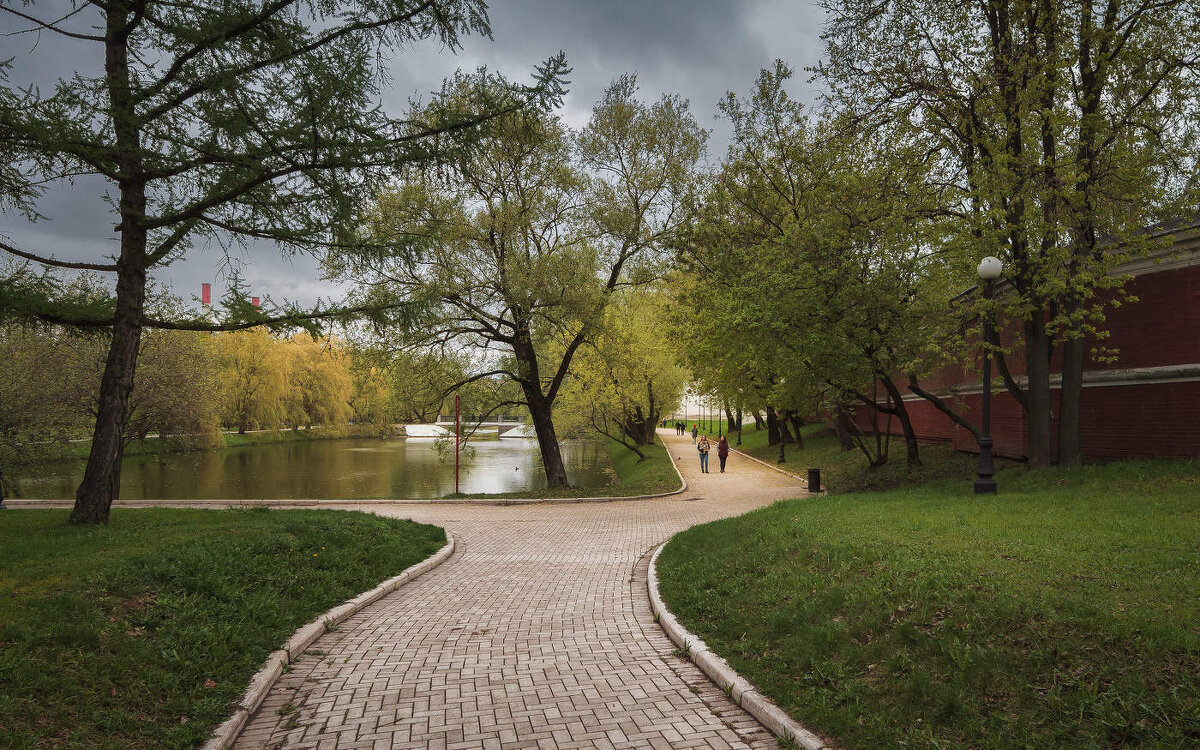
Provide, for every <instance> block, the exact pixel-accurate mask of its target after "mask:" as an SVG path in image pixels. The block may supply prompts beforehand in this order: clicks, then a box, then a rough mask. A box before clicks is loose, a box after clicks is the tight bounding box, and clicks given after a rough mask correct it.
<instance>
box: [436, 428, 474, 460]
mask: <svg viewBox="0 0 1200 750" xmlns="http://www.w3.org/2000/svg"><path fill="white" fill-rule="evenodd" d="M433 450H434V452H435V453H437V456H438V459H439V460H441V462H442V463H447V462H448V461H449V460H450V459H452V458H454V435H453V434H450V435H439V436H438V437H435V438H434V439H433ZM474 460H475V446H474V445H471V443H470V438H469V436H467V437H464V438H463V439H462V440H461V441H460V443H459V446H458V463H459V466H460V467H461V466H466V465H467V464H470V463H471V462H472V461H474Z"/></svg>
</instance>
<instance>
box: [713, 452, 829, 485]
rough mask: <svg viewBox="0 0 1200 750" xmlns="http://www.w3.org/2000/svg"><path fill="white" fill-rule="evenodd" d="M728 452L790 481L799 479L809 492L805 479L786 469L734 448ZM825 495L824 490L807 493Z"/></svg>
mask: <svg viewBox="0 0 1200 750" xmlns="http://www.w3.org/2000/svg"><path fill="white" fill-rule="evenodd" d="M730 450H731V451H733V452H734V453H736V454H738V455H739V456H742V457H744V458H748V459H750V460H751V461H753V462H754V463H756V464H762V465H763V466H765V467H767V468H768V469H774V470H775V471H778V472H779V473H780V474H787V475H788V476H789V477H791V478H792V479H799V480H800V481H801V482H803V483H804V491H805V492H809V491H808V478H807V477H802V476H800V475H799V474H793V473H792V472H790V471H788V470H787V469H781V468H779V467H778V466H776V465H774V464H769V463H767V462H766V461H764V460H762V459H761V458H755V457H754V456H751V455H750V454H749V453H746V452H744V451H740V450H737V449H736V448H730ZM822 484H824V483H823V482H822ZM825 493H826V488H822V489H821V491H820V492H809V494H810V495H824V494H825Z"/></svg>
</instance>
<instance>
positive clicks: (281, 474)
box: [17, 438, 612, 500]
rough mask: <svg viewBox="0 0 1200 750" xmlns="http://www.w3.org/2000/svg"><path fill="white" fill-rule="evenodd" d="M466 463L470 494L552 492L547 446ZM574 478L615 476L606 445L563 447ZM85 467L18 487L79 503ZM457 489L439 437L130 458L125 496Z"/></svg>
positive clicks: (504, 443)
mask: <svg viewBox="0 0 1200 750" xmlns="http://www.w3.org/2000/svg"><path fill="white" fill-rule="evenodd" d="M470 446H471V447H472V448H474V453H475V455H474V457H473V458H471V460H469V461H466V462H464V463H463V465H462V467H461V469H460V472H459V488H460V491H462V492H465V493H482V492H487V493H500V492H523V491H528V490H535V489H541V488H543V487H545V486H546V476H545V472H544V471H543V470H542V461H541V457H540V455H539V453H538V447H537V441H536V440H531V439H525V438H504V439H501V440H480V441H472V442H471V444H470ZM562 449H563V461H564V462H565V463H566V465H567V477H568V479H569V480H570V482H571V484H572V485H573V486H576V487H598V486H600V485H604V484H607V483H608V482H609V481H610V479H611V474H612V461H611V460H610V458H609V455H608V450H607V448H606V447H605V446H604V445H602V444H599V443H592V442H566V443H563V446H562ZM83 468H84V464H83V462H82V461H77V462H76V461H72V462H60V463H55V464H50V465H48V466H43V467H40V469H39V470H38V474H37V476H32V477H31V476H21V475H20V473H18V476H17V481H18V487H19V488H20V494H21V496H22V497H29V498H73V497H75V490H76V488H77V487H78V486H79V481H80V480H81V479H82V478H83ZM452 492H454V454H453V453H451V454H450V455H449V456H448V457H447V458H445V459H443V457H442V456H441V455H440V454H439V453H438V451H437V450H436V449H435V447H434V442H433V441H432V440H426V439H417V438H409V439H407V440H370V439H346V440H312V441H305V442H290V443H268V444H263V445H252V446H244V447H239V448H227V449H226V450H223V451H197V452H191V453H166V454H159V455H149V456H129V457H128V458H126V459H125V461H124V463H123V464H122V467H121V498H122V499H123V500H144V499H163V500H253V499H272V500H274V499H287V500H331V499H338V498H347V499H374V498H396V499H405V500H415V499H426V498H436V497H442V496H444V495H448V494H450V493H452Z"/></svg>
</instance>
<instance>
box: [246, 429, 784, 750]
mask: <svg viewBox="0 0 1200 750" xmlns="http://www.w3.org/2000/svg"><path fill="white" fill-rule="evenodd" d="M660 434H661V435H662V436H663V438H664V440H665V441H666V444H667V446H668V449H669V450H670V451H671V453H672V455H673V456H675V457H676V459H677V461H678V465H679V466H680V467H681V469H682V471H683V474H684V476H685V477H686V478H687V481H688V485H689V490H688V492H686V493H684V494H682V495H677V496H674V497H671V498H666V499H660V500H641V501H625V502H621V501H618V502H611V503H584V504H550V503H547V504H538V505H524V506H507V507H500V506H466V505H386V506H385V505H375V506H372V505H369V504H364V505H361V506H354V507H356V508H358V509H362V510H369V511H372V512H377V513H381V514H386V515H394V516H400V517H405V518H412V519H414V520H416V521H421V522H425V523H433V524H438V525H440V526H444V527H445V528H446V529H447V531H449V532H450V533H452V534H454V535H455V537H456V538H457V542H458V545H457V550H456V552H455V554H454V556H453V557H452V558H451V559H450V560H448V561H446V562H445V563H444V564H442V565H441V566H440V567H439V568H436V569H435V570H433V571H431V572H430V573H427V574H425V575H424V576H423V577H421V578H419V579H417V580H416V581H415V582H413V583H412V584H409V585H407V586H405V587H403V588H401V589H399V590H398V591H396V592H395V593H394V594H391V595H389V596H387V597H385V598H384V599H382V600H380V601H379V602H377V603H376V604H373V605H371V606H370V607H368V608H366V609H364V610H363V611H361V612H359V613H358V614H357V615H355V616H353V617H351V618H350V619H348V620H347V621H346V622H345V623H343V624H342V625H341V626H340V627H339V628H338V629H337V630H336V631H334V632H332V633H329V634H327V635H325V636H323V637H322V638H320V639H319V640H318V641H317V642H316V643H315V644H314V645H313V647H312V648H311V649H310V650H309V651H308V652H307V653H306V654H305V656H304V657H303V658H301V659H300V660H299V661H298V662H297V663H296V665H295V667H294V668H293V669H292V670H291V671H290V672H288V673H287V674H285V675H283V677H282V678H281V679H280V681H279V682H278V683H277V684H276V685H275V688H274V689H273V690H272V691H271V694H270V695H269V696H268V698H267V700H266V702H265V703H264V704H263V706H262V708H261V709H260V710H259V711H258V713H257V714H256V715H255V716H254V717H253V718H252V719H251V721H250V723H249V724H248V725H247V727H246V730H245V731H244V732H243V734H242V735H241V737H240V739H239V741H238V744H237V747H238V748H339V750H350V749H351V748H372V749H378V748H447V749H450V748H524V747H531V748H627V747H653V748H693V747H697V748H731V747H736V748H745V747H751V748H768V747H777V744H776V743H775V740H774V738H772V737H771V735H770V734H769V733H768V732H767V731H766V730H764V729H763V728H762V727H761V726H760V725H759V724H758V723H757V722H756V721H755V720H754V719H753V718H751V717H750V716H749V715H748V714H746V713H745V712H743V711H742V710H741V709H740V708H738V707H737V706H736V705H734V704H733V703H732V702H731V701H729V700H728V699H726V697H725V695H724V693H723V692H722V691H721V690H720V689H718V688H717V687H715V686H714V685H712V683H711V682H709V681H708V679H707V678H706V677H705V676H704V675H703V674H701V673H700V671H699V670H697V669H696V668H695V667H694V666H693V665H692V664H691V663H690V662H688V661H687V660H686V659H683V658H680V657H679V656H677V655H675V654H674V653H673V647H672V644H671V643H670V641H669V640H668V639H667V638H666V636H665V635H664V634H663V633H662V631H661V630H660V629H659V627H658V626H657V625H656V624H655V623H654V621H653V618H652V615H651V613H650V605H649V600H648V598H647V595H646V566H647V563H648V555H647V552H649V551H650V550H652V549H653V548H654V547H655V546H657V545H658V544H659V543H661V542H663V541H665V540H666V539H667V538H669V537H670V536H671V535H672V534H674V533H676V532H677V531H680V530H682V529H685V528H687V527H689V526H693V525H695V524H697V523H703V522H705V521H709V520H713V519H717V518H722V517H726V516H732V515H738V514H741V513H745V512H746V511H749V510H752V509H753V508H756V507H759V506H762V505H765V504H767V503H770V502H773V501H775V500H778V499H781V498H786V497H795V496H797V495H799V494H801V493H803V488H802V486H801V485H800V484H799V482H797V481H796V480H794V479H792V478H791V477H788V476H785V475H783V474H780V473H778V472H774V471H771V470H770V469H768V468H766V467H763V466H759V465H757V464H754V463H752V462H750V461H747V460H745V459H742V458H741V457H739V456H737V455H732V456H730V458H729V466H728V471H727V473H725V474H720V473H717V469H716V468H715V467H716V466H717V460H716V457H715V456H714V457H713V459H712V464H713V466H714V468H713V471H712V473H709V474H701V473H700V472H699V468H700V467H699V460H698V458H697V457H696V452H695V449H694V448H693V447H692V444H691V438H690V437H683V438H679V437H676V436H675V435H674V431H663V432H661V433H660ZM714 452H715V451H714Z"/></svg>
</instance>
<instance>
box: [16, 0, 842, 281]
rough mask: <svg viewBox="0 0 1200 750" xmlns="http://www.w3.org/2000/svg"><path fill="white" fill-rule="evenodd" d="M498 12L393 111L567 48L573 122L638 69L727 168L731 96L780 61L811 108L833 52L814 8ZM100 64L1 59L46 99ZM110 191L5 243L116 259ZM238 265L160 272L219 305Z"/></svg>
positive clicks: (518, 7)
mask: <svg viewBox="0 0 1200 750" xmlns="http://www.w3.org/2000/svg"><path fill="white" fill-rule="evenodd" d="M58 5H60V3H45V2H38V3H36V4H35V5H31V6H26V7H27V8H32V9H34V10H37V11H39V12H43V11H44V12H45V14H46V15H47V16H50V15H52V12H53V10H54V9H56V6H58ZM489 12H490V16H491V21H492V32H493V33H492V36H493V39H491V40H488V39H484V38H480V37H468V38H466V39H464V40H463V49H462V50H461V51H460V52H459V54H457V55H451V54H448V53H447V52H446V51H445V50H444V49H442V48H440V45H434V44H418V45H414V46H412V47H411V48H409V49H405V50H400V51H398V52H397V54H396V55H395V57H394V58H393V59H392V60H391V61H390V70H391V80H390V82H389V85H388V87H387V90H386V91H385V94H384V100H385V104H386V105H387V106H388V107H389V108H390V109H391V111H393V112H394V113H399V112H400V111H401V110H402V109H403V108H404V107H405V106H406V102H407V101H408V100H409V99H410V98H411V97H414V96H416V97H419V98H421V99H425V100H428V98H429V94H430V92H432V91H434V90H436V89H437V88H438V87H439V85H440V83H441V81H442V79H443V78H445V77H446V76H448V75H450V74H451V73H453V72H454V71H455V70H456V69H459V68H462V69H473V68H476V67H478V66H480V65H486V66H487V67H488V68H490V69H493V70H498V71H500V72H502V73H504V74H505V75H507V76H508V77H510V78H512V79H515V80H528V78H529V76H530V75H531V72H532V70H533V67H534V65H536V64H537V63H538V62H540V61H542V60H545V59H546V58H547V57H550V56H551V55H553V54H555V53H557V52H558V51H559V50H563V51H565V52H566V54H567V57H568V61H569V63H570V65H571V66H572V68H573V72H572V74H571V76H570V78H571V85H570V93H569V94H568V96H567V97H566V99H565V101H564V106H563V112H562V116H563V118H564V119H565V120H566V121H567V122H568V123H569V124H570V125H572V126H575V127H578V126H581V125H583V124H584V123H585V122H586V121H587V118H588V115H589V113H590V111H591V108H592V106H593V104H594V103H595V102H596V100H597V99H599V97H600V96H601V95H602V94H603V92H604V88H605V86H607V85H608V84H609V83H610V82H612V81H613V80H614V79H615V78H617V76H619V75H621V74H622V73H627V72H628V73H636V74H637V75H638V82H639V84H640V86H641V93H642V96H643V97H644V98H646V99H648V100H652V99H656V98H657V97H658V96H660V95H661V94H663V93H677V94H680V95H681V96H683V97H685V98H686V99H688V100H689V101H690V102H691V106H692V110H693V112H694V113H695V115H696V118H697V120H698V121H699V122H700V124H701V125H702V126H703V127H705V128H709V129H711V130H712V131H713V137H712V141H711V142H710V145H709V155H710V160H712V161H713V162H714V163H715V162H716V161H719V160H720V158H721V157H722V156H723V154H724V152H725V148H726V145H727V138H728V128H727V127H726V126H725V124H724V123H723V122H722V121H720V120H718V119H715V117H714V116H715V114H716V112H717V107H716V104H717V102H718V101H719V100H720V99H721V98H723V97H724V95H725V93H726V92H727V91H734V92H737V93H739V94H743V93H745V92H747V91H748V90H749V88H750V86H751V84H752V83H753V81H754V79H755V77H756V76H757V74H758V71H759V70H760V69H762V68H764V67H767V66H769V65H771V64H772V61H773V60H774V59H775V58H783V59H784V60H786V61H787V62H788V63H789V64H791V65H792V66H793V67H794V68H796V69H797V75H796V78H795V79H794V81H793V86H792V93H793V95H795V96H797V97H798V98H800V99H801V100H811V99H812V98H813V96H814V94H813V91H812V89H811V88H810V87H809V85H808V84H807V83H806V79H807V74H806V73H804V72H803V70H802V68H803V67H804V66H807V65H812V64H813V63H815V62H816V61H817V60H818V58H819V56H820V52H821V47H820V39H819V35H820V31H821V24H822V14H821V11H820V10H819V9H818V8H817V7H816V5H814V4H812V3H810V2H790V1H789V0H746V1H745V2H738V1H736V0H729V1H726V2H721V1H719V0H695V1H689V0H656V1H644V2H636V1H625V0H619V1H615V2H602V1H601V0H593V1H592V2H567V1H559V2H555V1H553V0H508V1H507V2H505V1H503V0H498V1H496V2H493V3H491V4H490V9H489ZM80 23H81V24H82V25H86V24H87V23H89V22H88V21H87V20H86V19H80ZM18 28H23V26H22V25H20V24H18V23H17V22H15V19H13V18H12V17H11V16H8V15H4V16H0V34H5V33H6V32H9V31H12V30H15V29H18ZM35 43H36V48H35ZM31 48H34V49H33V54H29V53H30V49H31ZM100 54H101V53H100V51H99V50H98V48H97V47H96V46H95V45H90V44H87V43H82V42H77V41H71V40H64V39H61V38H57V37H55V36H53V35H50V34H42V35H41V36H40V38H39V37H35V36H34V35H31V34H22V35H17V36H0V59H5V58H8V57H14V58H15V60H14V72H13V76H12V78H11V80H10V83H12V84H20V85H25V84H27V83H36V84H37V85H39V86H41V87H42V88H43V91H44V92H48V90H49V87H50V86H52V85H53V82H54V81H55V80H56V79H57V78H58V77H59V76H62V75H70V74H71V73H72V72H73V71H76V70H79V71H82V72H85V73H89V72H91V71H95V70H97V69H98V67H99V65H100V63H101V59H102V58H101V57H100ZM104 189H105V188H104V184H103V183H102V182H101V181H99V180H83V181H79V182H77V183H76V184H75V185H74V186H65V187H61V188H56V189H54V190H52V191H51V192H50V193H49V194H48V195H47V198H46V200H45V202H44V203H43V204H42V207H41V208H42V212H43V213H45V214H46V215H47V216H48V217H50V219H51V220H50V221H45V222H39V223H37V224H32V225H31V224H29V223H28V222H26V221H25V220H24V219H22V218H21V217H19V216H15V215H13V214H11V213H3V214H0V234H3V235H5V236H7V237H8V238H10V239H11V240H13V241H15V242H17V243H20V244H22V245H24V246H25V247H26V248H27V249H29V250H31V251H34V252H44V253H48V254H52V255H55V256H56V257H59V258H64V259H79V260H84V259H86V260H93V261H94V260H97V259H100V258H103V257H105V256H108V255H111V254H113V253H115V252H116V240H115V235H114V233H113V224H114V223H115V221H114V219H113V215H112V213H111V210H110V208H109V205H108V204H107V203H106V202H105V201H104V199H103V194H104ZM232 257H233V259H234V261H235V263H239V264H241V266H242V270H243V276H244V278H245V279H246V280H247V282H249V284H250V285H251V287H252V288H253V289H255V290H256V291H260V292H263V293H268V294H270V295H271V296H272V297H274V298H276V299H283V298H287V299H293V300H298V301H301V302H306V303H311V302H312V301H313V300H315V299H316V298H317V297H318V296H323V297H329V296H337V295H338V294H339V293H340V292H339V290H338V289H337V288H336V287H334V286H333V285H331V284H329V283H328V282H325V281H322V280H321V279H320V272H319V267H318V264H317V263H316V261H315V260H313V259H312V258H306V257H297V258H291V259H289V258H283V257H280V255H279V254H278V253H277V252H276V251H275V250H274V249H273V248H271V247H265V246H256V247H253V248H251V249H250V250H249V251H248V252H243V251H239V250H235V251H234V252H233V253H232ZM228 267H229V266H228V260H227V259H226V257H225V255H224V253H223V252H222V251H221V250H220V248H217V247H211V246H200V247H197V248H196V249H195V250H194V251H192V252H191V253H190V254H189V255H188V257H187V259H186V260H184V261H179V262H176V263H175V264H173V265H171V266H170V267H168V268H166V269H164V270H163V271H162V272H160V273H159V275H158V277H157V280H158V281H160V282H163V283H166V284H169V285H171V286H172V287H173V288H174V290H175V292H176V293H177V294H179V295H180V296H182V297H184V298H191V297H192V296H194V295H197V294H198V293H199V288H200V283H201V282H202V281H212V282H214V286H215V288H214V296H217V297H219V296H220V294H221V293H222V292H223V289H224V286H225V284H224V281H223V279H222V277H221V275H220V274H221V272H222V271H223V270H227V269H228Z"/></svg>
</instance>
